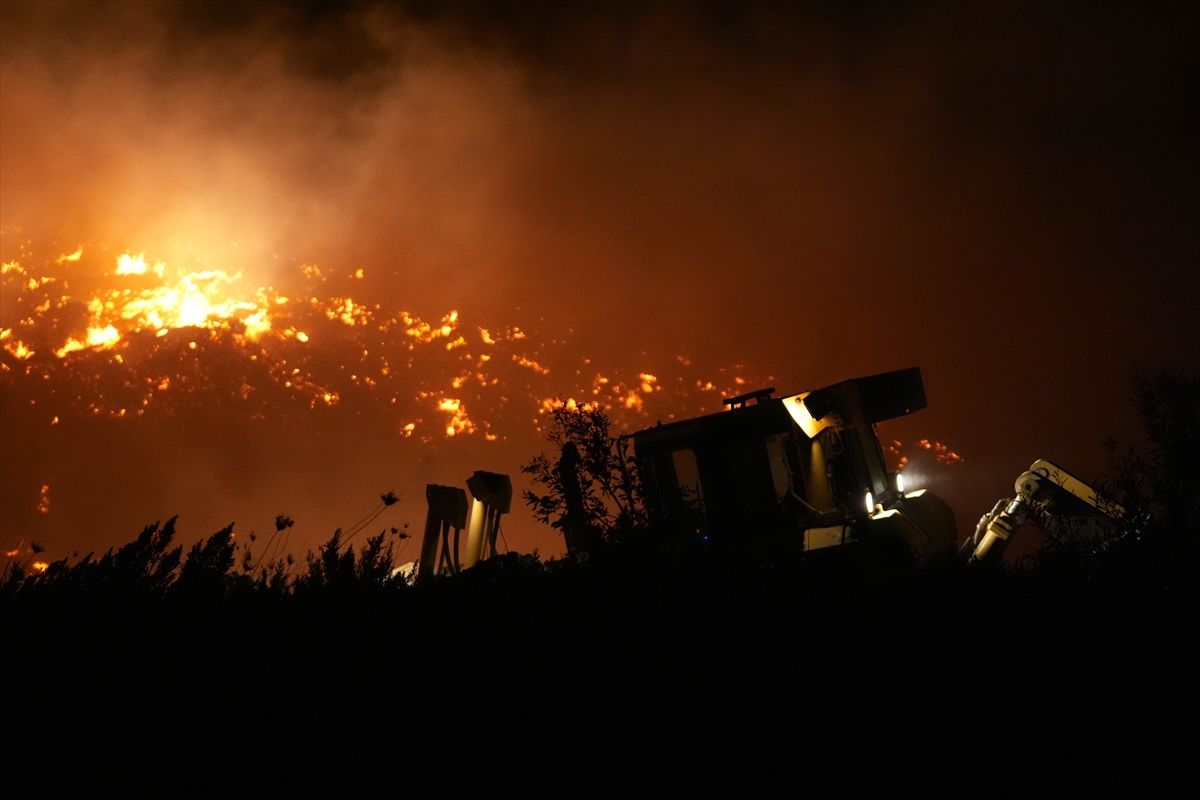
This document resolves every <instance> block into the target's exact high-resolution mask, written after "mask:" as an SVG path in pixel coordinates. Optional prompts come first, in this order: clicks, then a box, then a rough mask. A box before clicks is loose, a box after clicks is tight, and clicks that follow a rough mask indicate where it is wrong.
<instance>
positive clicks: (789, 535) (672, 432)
mask: <svg viewBox="0 0 1200 800" xmlns="http://www.w3.org/2000/svg"><path fill="white" fill-rule="evenodd" d="M774 391H775V390H774V389H773V388H772V389H763V390H761V391H756V392H751V393H749V394H745V395H741V396H739V397H733V398H729V399H728V400H726V401H725V404H726V405H727V406H729V410H727V411H724V412H721V413H717V414H710V415H708V416H704V417H697V418H695V419H689V420H683V421H681V422H674V423H671V424H669V425H663V424H661V423H659V424H658V425H656V426H655V427H653V428H648V429H646V430H643V431H639V432H637V433H635V434H633V443H634V451H635V455H636V459H637V465H638V472H639V474H640V476H641V479H642V485H643V489H644V492H645V495H646V503H647V510H648V511H649V513H650V516H651V519H652V521H653V522H654V524H656V525H659V526H662V527H663V528H665V529H666V530H670V531H673V532H675V533H676V534H677V535H682V536H686V537H692V538H695V539H698V540H701V541H708V542H710V543H712V544H713V545H715V546H739V547H740V546H742V545H749V546H750V547H752V548H758V549H767V550H772V551H776V552H778V551H793V552H807V551H814V550H823V549H826V548H831V547H841V546H844V545H852V546H853V545H860V544H866V545H879V546H883V547H888V546H891V545H895V544H897V543H899V542H903V543H905V544H907V546H908V551H909V552H911V553H913V554H915V555H917V556H928V555H933V554H935V553H939V552H945V551H949V550H952V549H953V548H954V546H955V544H956V540H957V534H956V528H955V523H954V515H953V513H952V512H951V510H950V508H949V507H948V506H947V505H946V503H944V502H943V501H942V500H941V499H940V498H938V497H937V496H936V495H934V494H932V493H931V492H928V491H924V490H918V491H914V492H908V493H906V492H905V491H904V490H903V483H902V481H903V479H902V477H901V476H900V475H898V474H897V473H889V472H888V471H887V468H886V466H885V463H884V458H883V450H882V448H881V447H880V444H879V440H878V438H877V437H876V434H875V427H874V426H875V424H876V423H878V422H883V421H884V420H889V419H893V418H895V417H899V416H903V415H905V414H911V413H913V412H915V411H919V410H920V409H922V408H924V407H925V405H926V400H925V388H924V384H923V383H922V380H921V371H920V369H919V368H917V367H913V368H911V369H904V370H898V371H896V372H888V373H884V374H881V375H872V376H870V377H865V378H856V379H853V380H847V381H842V382H841V383H836V384H834V385H832V386H827V387H825V388H823V389H818V390H816V391H812V392H803V393H800V394H794V395H789V396H786V397H780V398H776V397H773V394H774Z"/></svg>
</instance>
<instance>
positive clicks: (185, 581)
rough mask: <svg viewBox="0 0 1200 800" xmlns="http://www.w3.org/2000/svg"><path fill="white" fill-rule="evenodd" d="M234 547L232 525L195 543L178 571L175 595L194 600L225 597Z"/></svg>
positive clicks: (231, 567) (174, 589)
mask: <svg viewBox="0 0 1200 800" xmlns="http://www.w3.org/2000/svg"><path fill="white" fill-rule="evenodd" d="M235 547H236V545H235V544H234V541H233V523H232V522H231V523H229V525H228V526H226V527H224V528H222V529H221V530H219V531H217V532H216V533H214V534H213V535H212V536H210V537H208V539H206V540H201V541H199V542H196V544H195V545H193V546H192V549H191V550H189V551H188V557H187V561H185V562H184V564H183V568H182V569H181V570H180V571H179V580H178V581H176V583H175V585H174V587H173V591H174V593H175V594H177V595H179V596H182V597H187V598H189V599H194V600H200V599H208V600H219V599H221V598H222V597H224V595H225V588H226V583H227V579H228V577H229V572H230V570H232V569H233V562H234V555H233V552H234V549H235Z"/></svg>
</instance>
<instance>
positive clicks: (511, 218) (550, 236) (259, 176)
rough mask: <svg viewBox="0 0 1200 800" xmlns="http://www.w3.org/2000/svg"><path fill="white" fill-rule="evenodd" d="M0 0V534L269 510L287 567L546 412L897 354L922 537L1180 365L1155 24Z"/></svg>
mask: <svg viewBox="0 0 1200 800" xmlns="http://www.w3.org/2000/svg"><path fill="white" fill-rule="evenodd" d="M0 9H2V11H0V14H2V16H0V36H2V38H0V225H2V228H3V230H2V233H0V250H2V253H0V255H2V259H3V262H4V263H5V272H4V275H3V294H2V297H0V327H2V328H3V330H4V334H3V335H4V340H3V343H2V344H3V347H4V350H3V351H2V352H0V358H2V360H3V365H4V369H3V372H2V373H0V414H2V420H0V422H2V425H0V427H2V431H0V437H2V438H0V443H2V459H3V460H2V467H3V475H2V477H0V543H2V544H3V545H4V546H5V549H6V550H7V549H10V548H13V547H17V546H18V545H19V543H21V542H29V541H32V540H36V541H38V542H40V543H41V544H42V545H44V546H45V547H46V548H47V555H48V556H49V557H51V558H61V557H66V556H70V555H71V554H72V553H74V552H78V553H79V555H83V554H84V553H86V552H87V551H89V550H92V549H98V550H103V549H106V548H107V547H109V546H111V545H115V544H119V543H121V542H124V541H127V540H129V539H130V538H132V537H133V536H134V535H136V533H137V532H138V531H140V530H141V528H142V526H143V525H145V524H147V523H150V522H154V521H155V520H160V519H165V518H167V517H170V516H173V515H176V514H178V515H179V516H180V521H179V527H180V530H181V532H183V533H184V534H185V535H186V536H188V537H191V538H193V539H194V538H197V537H199V536H201V535H206V534H209V533H212V532H213V531H215V530H216V529H218V528H220V527H222V526H224V525H225V524H227V523H228V522H230V521H236V523H237V527H236V528H235V530H237V531H238V532H239V533H242V532H248V531H250V530H257V531H259V532H263V531H268V530H272V529H273V524H272V523H273V521H274V519H275V515H276V514H278V513H280V512H286V513H288V514H290V515H291V516H292V517H294V518H295V520H296V526H295V528H294V529H293V531H294V532H293V534H292V536H293V538H292V539H291V540H290V543H289V548H290V549H291V550H292V551H293V552H296V553H297V554H298V555H299V554H302V553H303V551H304V550H305V549H307V548H309V547H313V546H315V545H316V543H317V542H318V541H322V540H324V539H325V538H327V537H328V535H329V534H330V533H331V532H332V530H333V528H334V527H335V526H339V525H340V526H342V527H346V526H349V525H351V524H353V523H354V522H355V521H356V520H358V519H359V518H360V517H362V516H363V515H364V514H365V513H367V512H368V511H370V509H371V507H372V506H373V505H374V504H375V503H376V502H377V500H378V495H379V494H380V493H381V492H386V491H388V490H392V489H394V490H395V491H396V492H397V493H398V494H399V495H400V497H401V503H400V504H399V505H398V506H395V507H393V508H392V509H389V511H388V514H387V515H386V516H384V517H381V518H380V520H379V525H380V526H381V527H382V525H384V524H387V525H400V524H401V523H403V522H410V523H412V524H413V527H414V528H415V529H419V528H420V525H421V522H422V520H423V519H424V514H425V507H424V485H425V483H426V482H437V483H445V484H452V485H457V486H462V485H464V481H465V479H466V477H467V476H468V475H470V474H471V472H473V471H474V470H476V469H489V470H493V471H498V472H506V473H509V474H511V475H513V476H514V479H515V480H514V483H516V484H517V488H518V489H521V488H524V487H525V486H526V485H527V484H526V482H525V480H524V478H523V476H520V475H519V467H520V465H521V464H523V463H525V462H527V461H529V459H530V458H531V457H532V456H534V455H536V454H537V453H538V452H540V451H541V450H543V449H544V444H543V437H544V431H542V430H539V426H540V425H541V423H542V420H544V419H545V415H544V414H539V410H541V411H543V412H544V410H545V406H544V402H547V401H549V400H550V399H552V398H555V397H559V396H562V397H572V398H577V399H579V400H599V401H602V402H604V403H605V404H606V405H608V406H609V407H610V408H611V413H612V416H613V418H614V420H615V422H616V423H617V425H618V427H619V428H620V429H624V430H628V431H633V430H637V429H639V428H642V427H646V426H648V425H652V424H654V422H655V421H656V420H658V419H662V420H664V421H666V420H668V419H679V418H685V417H687V416H692V415H695V414H698V413H701V412H702V411H703V412H713V411H717V410H718V409H719V408H720V405H721V404H720V399H721V396H722V395H723V394H726V393H729V394H733V393H740V392H742V391H747V390H749V389H753V388H759V387H761V386H764V385H765V386H775V387H777V388H778V389H779V390H780V392H782V393H789V394H790V393H794V392H798V391H804V390H808V389H813V388H817V387H819V386H823V385H826V384H830V383H833V382H836V381H839V380H842V379H845V378H849V377H855V376H861V375H867V374H872V373H876V372H883V371H889V370H894V369H900V368H904V367H909V366H920V367H921V368H922V371H923V374H924V379H925V386H926V392H927V395H928V399H929V407H928V408H927V409H926V410H924V411H921V412H919V413H917V414H915V415H913V416H912V417H909V418H906V419H903V420H899V421H895V422H892V423H885V424H884V425H882V426H881V427H880V434H881V439H883V440H884V441H885V442H886V443H889V444H890V443H892V442H893V441H895V442H900V445H899V446H898V447H897V450H898V451H899V453H893V454H892V455H893V456H895V457H899V454H900V453H903V454H904V455H906V456H908V457H910V459H911V461H912V464H913V467H912V468H913V470H914V474H917V475H920V476H921V477H922V478H923V479H924V482H925V483H926V484H927V485H928V486H929V488H931V489H933V490H934V491H936V492H938V493H939V494H941V495H942V496H943V497H945V498H946V499H947V500H948V501H949V502H950V503H951V505H953V506H954V507H955V509H956V512H957V514H958V520H959V526H960V534H963V533H966V532H967V531H966V530H965V528H966V526H969V525H973V522H974V520H975V519H977V518H978V516H979V515H980V514H981V513H983V512H984V511H986V510H988V509H990V508H991V506H992V504H993V502H994V501H995V500H996V499H998V498H999V497H1002V496H1006V495H1008V494H1010V493H1011V491H1012V484H1013V481H1014V479H1015V478H1016V476H1017V475H1018V474H1020V473H1021V472H1022V471H1023V470H1024V469H1026V468H1028V466H1029V464H1030V463H1031V462H1032V461H1034V460H1035V459H1037V458H1047V459H1050V460H1052V461H1055V462H1057V463H1060V464H1061V465H1063V466H1065V467H1067V468H1068V469H1070V470H1072V471H1074V472H1076V473H1077V474H1079V475H1081V476H1082V477H1084V478H1088V479H1091V478H1094V477H1096V476H1099V475H1101V474H1102V473H1103V472H1104V468H1105V463H1106V458H1107V455H1106V453H1105V450H1104V447H1103V446H1102V442H1103V441H1104V439H1105V438H1107V437H1114V438H1116V439H1117V440H1119V441H1122V442H1130V443H1138V442H1139V441H1140V438H1141V429H1140V426H1139V424H1138V422H1137V419H1136V416H1135V414H1134V410H1133V406H1132V405H1131V403H1130V394H1131V375H1132V374H1133V372H1134V371H1135V370H1138V369H1142V370H1152V369H1156V368H1159V367H1163V366H1175V367H1181V368H1185V369H1189V370H1192V371H1193V373H1194V371H1195V370H1196V369H1197V368H1200V324H1198V323H1197V319H1198V318H1200V314H1197V306H1198V301H1200V148H1198V146H1197V142H1200V13H1198V12H1197V6H1196V5H1195V4H1194V3H1179V4H1170V3H1157V4H1133V3H1102V2H1077V3H1076V2H1042V3H1033V2H997V3H988V2H979V3H967V2H945V3H939V2H907V3H906V2H890V3H882V2H880V3H874V2H841V3H839V2H816V3H780V4H768V3H733V2H730V3H719V2H714V3H702V4H690V3H619V2H612V3H599V4H565V3H557V2H546V3H484V2H479V3H445V4H443V3H438V2H414V3H408V4H376V3H342V4H333V3H280V4H274V3H260V4H254V3H245V2H239V3H228V4H222V3H161V4H142V3H131V4H122V3H101V4H88V3H81V2H71V3H61V4H55V3H49V2H38V3H11V2H4V3H3V4H2V5H0ZM122 255H128V256H130V257H131V258H135V257H136V256H138V255H143V259H142V261H141V262H140V263H141V264H144V265H145V271H144V272H141V273H140V274H139V273H138V272H137V269H138V268H137V267H136V266H135V267H128V266H126V267H124V268H122V269H123V270H124V271H125V272H126V274H121V275H118V274H117V271H118V269H119V268H121V267H120V263H121V262H119V257H120V256H122ZM125 263H126V264H127V265H128V264H130V263H135V264H136V261H127V262H125ZM157 264H161V265H162V266H161V271H162V274H161V275H158V274H156V272H155V265H157ZM215 270H221V271H222V274H221V275H220V276H218V275H215V273H214V271H215ZM200 273H207V274H206V275H204V276H202V277H196V276H197V275H199V274H200ZM189 275H191V276H192V277H191V278H190V283H189V278H188V277H187V276H189ZM185 286H191V287H192V288H193V290H194V291H195V292H198V294H197V295H196V297H197V298H200V297H202V298H203V302H204V303H207V304H208V305H207V306H205V308H204V309H202V310H201V311H200V312H198V313H199V316H198V317H197V316H195V315H194V314H193V316H191V317H189V316H187V314H183V315H180V316H178V318H177V319H174V318H173V319H174V321H172V319H165V318H162V315H161V314H160V316H159V318H158V320H157V321H155V320H154V319H152V318H151V315H150V310H148V309H149V305H148V304H149V303H150V302H151V300H150V299H151V298H158V299H159V300H162V298H165V297H167V296H168V295H169V291H168V290H177V291H182V290H181V289H180V287H185ZM114 292H115V293H116V294H114ZM122 292H124V294H122ZM170 296H173V297H176V298H177V299H178V297H180V296H181V295H179V294H176V295H170ZM139 298H140V300H139ZM282 298H286V302H280V300H281V299H282ZM106 301H107V302H111V303H112V304H113V305H112V307H108V308H106V307H105V305H104V304H105V302H106ZM133 301H138V302H142V303H143V305H141V306H137V307H136V308H135V307H133V306H130V305H129V303H130V302H133ZM197 302H199V300H197ZM347 302H349V304H347ZM239 304H240V305H239ZM214 309H215V310H214ZM193 310H194V309H193ZM123 314H124V315H123ZM110 325H111V326H112V331H111V332H109V331H107V329H108V327H109V326H110ZM92 331H95V332H94V333H93V332H92ZM160 334H161V335H160ZM300 334H303V336H301V335H300ZM89 337H90V338H89ZM460 340H461V341H460ZM71 342H75V343H76V344H75V345H72V344H71ZM485 356H486V357H487V358H486V359H485V358H484V357H485ZM409 426H411V427H409ZM451 432H453V433H452V434H451ZM919 440H927V441H928V442H930V443H931V444H932V443H934V442H937V443H941V444H943V445H944V446H945V448H946V453H949V452H953V453H955V454H957V456H959V457H960V459H961V460H951V461H952V463H944V462H945V461H946V460H947V459H943V461H942V462H939V461H938V460H937V459H936V458H934V455H935V454H936V450H930V451H925V452H924V453H922V451H921V450H920V448H919V447H918V445H917V444H916V442H918V441H919ZM922 470H924V474H923V475H922V474H921V471H922ZM43 487H47V488H45V489H43ZM505 531H506V537H507V540H508V544H509V545H510V546H511V547H513V548H516V549H520V550H523V551H529V550H532V549H534V548H537V549H538V550H539V552H541V553H542V554H544V555H552V554H556V553H559V552H561V551H562V545H561V539H560V537H559V536H558V534H557V532H555V531H552V530H550V529H548V528H545V527H542V526H539V525H538V524H537V523H535V522H534V521H533V520H532V517H531V515H530V514H529V512H528V511H527V509H525V508H524V507H523V506H521V505H519V504H514V510H513V513H512V514H511V515H510V517H508V518H506V520H505ZM410 551H411V552H409V551H405V553H403V554H402V556H401V560H408V559H409V558H415V557H416V555H417V554H416V546H415V545H413V546H410Z"/></svg>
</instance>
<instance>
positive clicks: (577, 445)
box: [521, 399, 646, 541]
mask: <svg viewBox="0 0 1200 800" xmlns="http://www.w3.org/2000/svg"><path fill="white" fill-rule="evenodd" d="M550 416H551V423H552V426H551V429H550V432H549V434H548V435H547V437H546V438H547V440H548V441H549V442H550V443H551V444H553V445H555V446H556V447H557V448H558V450H559V457H558V458H557V459H554V460H551V459H550V458H549V457H548V456H547V455H546V454H545V453H542V454H540V455H538V456H537V457H536V458H534V459H533V460H532V461H530V462H529V463H528V464H526V465H525V466H523V467H521V472H523V473H525V474H526V475H530V476H532V478H533V481H534V483H535V484H538V485H540V486H542V487H544V490H545V493H544V494H539V493H537V492H534V491H526V492H525V493H524V498H525V503H526V505H528V506H530V507H531V508H532V509H533V513H534V516H535V517H536V518H537V519H538V520H539V521H541V522H543V523H546V524H548V525H551V526H553V527H555V528H558V529H560V530H563V531H564V534H568V529H573V530H572V531H571V533H570V534H568V535H572V536H578V535H580V532H582V533H583V538H586V537H587V536H593V537H598V538H600V539H602V540H605V541H612V540H615V539H618V538H620V537H621V536H622V535H623V534H625V533H628V532H630V531H633V530H635V529H637V528H640V527H644V526H645V524H646V511H645V505H644V503H643V500H642V493H641V483H640V481H639V479H638V474H637V466H636V464H635V462H634V459H633V456H632V455H631V454H630V453H629V451H628V447H627V446H626V441H625V440H624V439H622V438H621V437H618V436H613V435H612V433H611V430H610V429H611V423H610V421H609V419H608V415H607V414H606V413H605V412H604V409H603V407H601V406H600V404H598V403H583V404H577V403H575V402H574V401H563V400H562V399H560V400H559V401H558V402H557V403H555V404H554V406H553V407H552V408H551V409H550ZM568 541H570V539H568Z"/></svg>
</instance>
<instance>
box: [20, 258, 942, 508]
mask: <svg viewBox="0 0 1200 800" xmlns="http://www.w3.org/2000/svg"><path fill="white" fill-rule="evenodd" d="M5 235H8V234H5ZM26 244H28V243H22V246H21V253H22V256H21V262H22V263H19V262H18V261H17V260H10V261H8V262H6V263H4V264H3V268H2V280H3V289H4V295H3V306H2V307H0V312H2V314H3V316H2V318H0V323H2V324H3V327H2V328H0V342H2V344H3V350H2V351H0V356H2V367H3V369H2V371H0V380H3V381H4V382H5V385H6V387H8V389H13V390H14V391H13V392H11V395H12V396H13V397H14V398H18V402H21V403H24V404H26V405H27V406H29V407H35V408H37V409H38V411H39V413H40V412H42V411H43V409H44V413H45V422H46V423H47V424H48V425H51V424H61V423H65V422H67V421H68V420H69V419H70V418H71V417H72V416H76V417H79V416H83V417H87V418H93V419H94V418H110V419H136V418H139V417H144V416H146V415H155V414H168V415H172V416H176V415H181V414H184V413H187V412H188V411H189V410H190V409H195V408H205V409H209V410H213V409H221V410H222V411H223V413H232V414H233V415H235V416H237V417H240V418H243V419H250V420H253V419H262V418H266V417H268V416H270V417H273V418H278V417H280V416H290V415H307V414H314V413H321V414H334V413H341V414H353V415H362V414H365V413H368V411H369V409H375V412H373V413H378V414H382V415H384V417H385V418H386V419H389V420H391V422H390V424H389V425H388V428H389V429H390V430H392V431H394V432H395V435H396V436H397V438H398V439H414V440H418V441H421V442H427V443H429V442H433V441H435V440H440V439H448V438H452V437H455V438H461V437H467V436H479V437H480V438H482V439H484V440H486V441H496V440H497V439H499V438H511V437H512V436H514V435H520V433H521V431H522V430H523V431H525V432H526V433H527V434H539V433H540V432H541V431H542V429H543V425H544V424H545V421H546V417H545V415H546V413H547V412H548V411H549V410H550V408H551V406H550V405H548V403H549V402H551V401H548V400H547V399H546V398H556V397H560V396H567V397H572V396H574V397H586V398H588V402H592V403H598V404H599V405H600V407H603V408H604V409H605V410H606V411H608V412H609V414H610V415H611V417H612V419H613V421H614V423H616V425H617V426H618V427H619V428H624V429H627V430H632V429H637V428H640V427H644V426H646V425H647V424H649V423H650V422H651V421H652V419H653V418H655V417H657V418H660V419H677V418H686V417H689V416H696V415H700V414H704V413H712V412H716V411H720V410H721V409H722V406H721V403H720V399H721V398H722V397H727V396H731V395H734V394H740V393H742V392H744V391H745V387H746V386H765V385H771V383H772V382H773V381H774V377H773V376H770V375H767V376H762V375H755V374H753V373H752V372H751V371H748V370H747V369H746V368H745V367H744V366H743V365H740V364H738V365H732V366H730V367H728V368H720V369H716V370H715V371H707V372H706V370H705V369H704V368H703V367H702V366H698V365H696V364H695V363H694V360H693V359H692V358H691V357H690V356H688V355H677V354H668V353H663V354H660V355H661V356H662V358H660V359H659V360H658V361H656V362H655V363H654V364H653V365H651V364H640V365H637V364H635V365H628V364H627V365H624V369H618V368H616V365H612V364H609V365H606V366H604V368H603V369H602V370H601V365H599V364H593V360H592V359H591V358H588V357H584V356H583V355H582V354H578V353H576V354H574V355H572V354H571V351H570V349H569V348H564V347H562V346H561V345H562V344H564V343H565V342H566V341H567V340H568V339H569V333H570V331H567V333H566V334H564V333H563V332H561V331H559V332H557V333H556V332H554V331H553V330H551V331H550V332H549V333H547V334H545V335H542V334H539V332H537V331H534V330H533V329H532V328H530V329H526V328H523V327H521V326H518V325H515V324H508V323H507V322H505V323H500V324H496V323H495V322H494V321H492V322H489V323H488V324H485V325H475V324H466V323H465V322H464V320H463V318H462V316H461V315H460V313H459V312H458V311H457V310H450V311H448V312H447V313H445V314H444V315H443V316H441V317H440V318H437V319H435V320H433V321H426V320H424V319H422V318H420V317H418V316H416V315H415V314H412V313H410V312H408V311H405V310H402V309H397V310H394V311H393V310H389V309H385V308H381V307H380V306H379V305H373V304H370V303H367V302H364V301H363V299H362V298H361V297H355V296H353V293H352V292H350V291H349V290H350V288H352V287H357V286H358V285H359V283H358V281H360V280H361V274H360V273H361V270H349V271H347V270H332V271H330V270H325V271H323V270H322V269H321V268H320V267H319V266H317V265H315V264H309V263H301V264H297V265H294V266H293V267H291V269H290V272H289V271H288V270H287V269H283V270H279V269H275V270H273V274H274V275H276V276H277V277H278V279H279V280H280V282H281V283H280V288H279V289H276V288H275V287H273V286H260V285H255V284H254V283H252V282H251V281H249V280H248V279H247V278H246V277H245V275H244V274H243V272H242V271H239V270H232V271H226V270H225V269H221V268H213V267H211V266H210V265H205V267H206V268H204V269H197V270H192V271H189V270H187V269H182V268H179V267H177V266H176V265H175V264H173V263H171V262H169V261H168V260H165V259H161V258H157V257H155V256H154V255H153V254H152V253H148V252H142V251H139V252H136V253H134V252H133V251H126V252H124V253H121V254H119V255H112V256H104V255H103V253H104V250H103V248H101V247H94V246H92V245H88V244H86V243H85V244H84V245H82V246H79V247H78V248H77V249H76V250H74V251H72V252H71V253H69V254H66V255H57V254H56V255H54V256H48V257H42V258H39V257H38V256H37V255H36V254H35V253H34V252H33V250H32V248H31V247H27V246H26ZM59 252H61V251H59ZM97 273H99V274H97ZM339 274H340V275H342V276H343V277H342V278H336V277H333V276H334V275H339ZM326 286H328V287H329V289H328V290H327V289H326V288H325V287H326ZM76 287H78V288H76ZM294 298H304V299H303V300H296V299H294ZM480 322H483V321H482V320H480ZM543 322H544V321H543ZM17 389H19V391H16V390H17ZM568 402H579V403H582V402H583V401H574V400H570V401H568ZM468 409H469V413H468ZM535 412H536V413H535ZM434 420H437V422H436V423H434V422H433V421H434ZM531 422H532V427H530V423H531ZM500 431H503V432H504V436H503V437H501V436H498V435H497V433H498V432H500ZM531 439H532V437H531ZM925 444H929V447H930V448H932V449H933V452H936V454H937V456H938V459H939V461H940V462H941V463H943V464H947V465H951V466H952V465H955V464H957V463H960V462H961V457H960V456H958V455H957V454H956V453H954V452H953V451H951V450H949V449H948V448H945V447H944V446H943V445H941V444H940V443H936V442H934V443H928V442H926V443H925ZM922 446H924V445H922ZM46 491H47V492H48V489H47V490H46ZM38 502H39V509H42V508H44V509H46V510H47V511H48V509H49V499H48V494H43V496H42V498H41V499H39V501H38Z"/></svg>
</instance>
